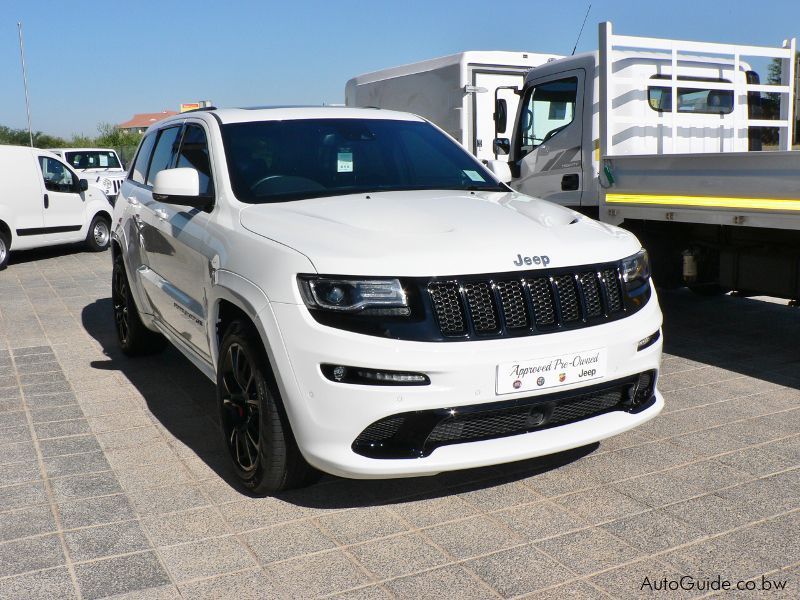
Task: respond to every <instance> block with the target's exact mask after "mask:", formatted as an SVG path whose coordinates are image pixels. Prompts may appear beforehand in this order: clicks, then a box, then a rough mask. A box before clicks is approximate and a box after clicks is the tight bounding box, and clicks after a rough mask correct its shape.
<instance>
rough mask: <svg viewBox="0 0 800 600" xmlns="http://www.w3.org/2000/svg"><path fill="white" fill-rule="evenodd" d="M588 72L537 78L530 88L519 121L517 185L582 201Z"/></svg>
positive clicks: (554, 198) (548, 196) (568, 202)
mask: <svg viewBox="0 0 800 600" xmlns="http://www.w3.org/2000/svg"><path fill="white" fill-rule="evenodd" d="M583 86H584V71H583V69H575V70H571V71H565V72H563V73H558V74H556V75H550V76H548V77H546V78H542V79H541V80H538V81H534V82H533V84H532V85H530V86H529V87H528V88H527V89H526V90H525V95H524V97H523V99H522V107H521V110H520V112H519V115H518V118H517V124H516V132H515V136H514V137H515V139H514V148H513V150H512V161H513V164H514V167H515V169H516V170H517V172H518V173H517V174H515V175H518V176H517V177H515V179H514V181H513V182H512V184H511V185H512V187H513V188H515V189H517V190H519V191H520V192H522V193H523V194H528V195H530V196H535V197H538V198H544V199H545V200H550V201H551V202H557V203H558V204H563V205H565V206H573V207H576V206H580V203H581V193H582V190H583V189H584V187H585V182H584V181H582V155H581V153H582V140H583V118H582V115H583Z"/></svg>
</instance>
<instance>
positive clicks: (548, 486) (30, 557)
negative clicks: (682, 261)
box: [0, 248, 800, 599]
mask: <svg viewBox="0 0 800 600" xmlns="http://www.w3.org/2000/svg"><path fill="white" fill-rule="evenodd" d="M110 267H111V263H110V256H109V254H108V253H102V254H89V253H84V252H81V251H80V250H78V249H71V248H58V249H52V250H43V251H38V252H27V253H20V254H18V255H15V256H13V257H12V264H11V266H10V267H9V268H8V270H6V271H4V272H2V273H0V598H3V599H6V598H25V599H29V598H38V597H43V598H59V599H61V598H86V599H90V598H104V597H108V596H115V595H119V597H123V598H130V599H132V598H142V599H145V598H146V599H159V598H164V599H168V598H176V597H186V598H292V597H296V598H310V597H319V596H336V597H341V598H459V599H461V598H497V597H514V596H526V597H531V598H559V599H560V598H565V597H574V598H608V597H614V598H635V597H658V596H661V597H674V596H678V595H680V596H681V597H694V596H700V595H704V594H706V593H708V590H703V591H698V590H697V589H694V590H687V591H682V592H680V594H678V592H674V591H673V592H670V591H667V592H663V591H662V592H660V593H659V592H656V591H651V588H650V587H647V585H646V584H645V586H644V587H643V583H644V582H649V583H650V585H651V586H657V585H659V584H660V583H661V582H662V581H663V579H664V578H667V581H668V582H674V581H677V580H678V579H679V578H681V577H683V576H691V577H693V578H694V580H695V581H706V580H716V578H717V577H721V578H722V579H723V580H730V581H731V582H733V584H734V585H735V584H736V582H737V581H739V580H742V581H745V582H747V583H745V584H743V585H748V586H750V585H752V586H756V588H757V590H761V588H762V586H763V585H764V584H765V583H769V582H772V584H773V586H774V582H786V583H785V585H786V588H785V589H784V590H783V591H775V590H774V587H773V589H772V590H770V591H756V592H750V593H746V592H742V593H739V594H737V595H738V596H740V597H760V598H781V597H784V598H797V597H800V566H798V565H800V535H798V534H799V533H800V510H799V509H800V469H798V464H800V344H798V340H800V310H798V309H791V308H788V307H787V306H786V303H785V302H784V303H780V304H779V303H774V302H765V301H761V300H755V299H746V298H733V297H720V298H698V297H695V296H693V295H691V294H690V293H689V292H686V291H684V292H671V293H663V294H662V304H663V308H664V312H665V318H666V324H665V328H664V333H665V340H666V353H665V355H664V361H663V370H662V376H661V380H660V388H661V390H662V391H663V393H664V395H665V397H666V401H667V406H666V409H665V411H664V413H663V414H662V415H661V416H660V417H659V418H657V419H655V420H654V421H652V422H650V423H648V424H646V425H645V426H643V427H640V428H638V429H636V430H634V431H632V432H629V433H627V434H624V435H620V436H618V437H615V438H612V439H610V440H608V441H606V442H603V443H601V444H599V445H593V446H591V447H588V448H584V449H581V450H578V451H574V452H570V453H567V454H563V455H558V456H555V457H551V458H548V459H545V460H532V461H526V462H521V463H515V464H511V465H506V466H502V467H496V468H486V469H478V470H472V471H465V472H458V473H450V474H443V475H440V476H437V477H430V478H419V479H408V480H393V481H383V482H363V481H361V482H360V481H349V480H344V479H337V478H333V477H326V478H324V479H323V480H322V481H321V482H320V483H318V484H316V485H314V486H312V487H309V488H306V489H303V490H296V491H293V492H291V493H286V494H283V495H281V496H280V497H278V498H265V499H256V498H250V497H247V496H246V495H244V494H242V493H241V492H240V491H238V490H237V489H236V487H234V486H233V484H232V483H233V479H232V477H231V474H230V472H229V471H228V467H227V462H226V457H225V456H224V455H223V454H222V451H221V445H220V443H219V440H218V433H217V428H216V422H215V416H214V415H215V407H214V389H213V386H212V384H211V383H210V382H209V381H207V380H205V379H204V378H203V376H202V375H201V374H200V373H199V372H198V371H197V370H195V369H194V368H193V367H192V366H191V365H190V364H189V363H188V362H187V361H186V360H184V359H183V358H182V357H181V356H180V355H179V354H178V353H177V352H176V351H174V350H171V349H169V350H166V351H165V352H164V353H163V354H161V355H159V356H156V357H152V358H147V359H137V360H131V359H127V358H125V357H123V356H122V355H121V354H120V352H119V351H118V350H117V348H116V344H115V339H114V331H113V327H112V319H111V302H110V298H109V280H110V272H111V268H110ZM684 582H685V583H690V580H684Z"/></svg>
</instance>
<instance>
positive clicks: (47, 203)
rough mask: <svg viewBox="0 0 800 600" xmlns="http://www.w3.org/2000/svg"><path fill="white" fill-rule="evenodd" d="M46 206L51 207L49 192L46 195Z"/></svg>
mask: <svg viewBox="0 0 800 600" xmlns="http://www.w3.org/2000/svg"><path fill="white" fill-rule="evenodd" d="M44 207H45V208H50V196H48V195H47V194H45V195H44Z"/></svg>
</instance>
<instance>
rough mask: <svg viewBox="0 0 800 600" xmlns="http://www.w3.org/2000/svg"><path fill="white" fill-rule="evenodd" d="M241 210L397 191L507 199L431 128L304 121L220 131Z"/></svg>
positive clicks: (424, 125)
mask: <svg viewBox="0 0 800 600" xmlns="http://www.w3.org/2000/svg"><path fill="white" fill-rule="evenodd" d="M222 136H223V141H224V144H225V153H226V154H227V157H228V170H229V171H230V177H231V184H232V186H233V191H234V193H235V194H236V197H237V198H238V199H239V200H241V201H242V202H249V203H265V202H285V201H289V200H300V199H304V198H318V197H321V196H333V195H342V194H355V193H363V192H377V191H395V190H424V189H449V190H491V191H506V188H505V187H504V186H502V185H501V184H500V183H498V182H497V181H496V180H495V179H493V178H492V176H491V175H489V174H488V173H487V171H486V170H485V169H483V168H482V167H481V165H480V163H478V162H477V161H476V160H475V159H474V158H473V157H472V156H470V155H469V154H467V152H466V151H465V150H464V149H463V148H461V146H459V145H458V144H456V143H455V142H453V141H452V140H450V139H449V138H448V137H447V136H446V135H444V134H443V133H441V132H440V131H438V130H437V129H436V128H435V127H433V126H431V125H430V124H429V123H425V122H419V121H395V120H382V119H380V120H379V119H305V120H290V121H259V122H250V123H230V124H227V125H223V126H222Z"/></svg>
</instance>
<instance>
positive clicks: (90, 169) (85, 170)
mask: <svg viewBox="0 0 800 600" xmlns="http://www.w3.org/2000/svg"><path fill="white" fill-rule="evenodd" d="M50 151H51V152H52V153H53V154H56V155H58V156H60V157H61V158H62V159H63V160H64V162H66V163H67V164H68V165H69V166H71V167H72V168H73V169H74V170H75V172H76V173H78V174H79V175H80V176H81V177H84V178H86V180H87V181H88V182H89V185H93V186H95V187H99V188H100V189H101V190H103V192H104V193H105V195H106V196H108V198H109V200H111V202H112V204H113V202H114V201H115V200H116V199H117V195H118V194H119V188H120V186H122V182H123V180H124V179H125V168H124V167H123V166H122V161H121V160H120V159H119V156H118V155H117V152H116V151H115V150H112V149H111V148H53V149H51V150H50Z"/></svg>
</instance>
